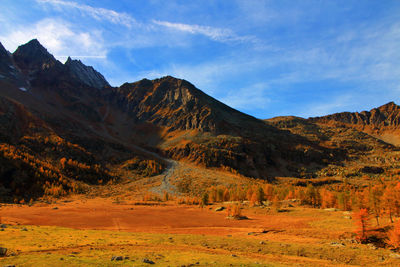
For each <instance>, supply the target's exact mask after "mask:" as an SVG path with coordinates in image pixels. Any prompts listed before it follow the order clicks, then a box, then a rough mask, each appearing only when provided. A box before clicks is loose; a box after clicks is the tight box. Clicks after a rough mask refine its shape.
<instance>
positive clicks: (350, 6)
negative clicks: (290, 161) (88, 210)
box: [0, 0, 400, 119]
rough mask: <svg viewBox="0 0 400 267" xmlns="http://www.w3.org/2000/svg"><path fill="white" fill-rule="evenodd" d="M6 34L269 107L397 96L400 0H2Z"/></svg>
mask: <svg viewBox="0 0 400 267" xmlns="http://www.w3.org/2000/svg"><path fill="white" fill-rule="evenodd" d="M0 4H1V10H0V42H1V43H2V44H3V45H4V47H5V48H6V49H8V50H9V51H10V52H14V51H15V49H16V48H17V47H18V46H19V45H21V44H24V43H26V42H28V41H29V40H31V39H34V38H37V39H38V40H39V41H40V42H41V44H42V45H43V46H45V47H46V48H47V49H48V51H49V52H50V53H52V54H53V55H54V56H55V57H56V58H57V59H58V60H60V61H61V62H63V63H64V62H65V61H66V59H67V57H68V56H71V57H72V58H73V59H80V60H81V61H82V62H83V63H85V64H86V65H90V66H93V67H94V68H95V69H96V70H98V71H99V72H101V73H102V74H103V75H104V76H105V78H106V79H107V80H108V81H109V82H110V84H111V85H112V86H119V85H121V84H123V83H125V82H135V81H137V80H141V79H143V78H148V79H155V78H159V77H162V76H166V75H172V76H174V77H177V78H182V79H185V80H188V81H189V82H191V83H192V84H194V85H195V86H196V87H197V88H199V89H200V90H202V91H204V92H205V93H207V94H209V95H211V96H212V97H214V98H216V99H218V100H219V101H221V102H223V103H225V104H227V105H229V106H232V107H234V108H236V109H238V110H240V111H242V112H245V113H247V114H250V115H253V116H255V117H257V118H261V119H265V118H271V117H275V116H287V115H294V116H301V117H310V116H321V115H326V114H331V113H335V112H342V111H351V112H354V111H362V110H369V109H372V108H374V107H378V106H380V105H383V104H385V103H387V102H390V101H394V102H396V103H397V104H400V101H399V100H400V1H397V0H394V1H390V0H384V1H376V0H371V1H369V0H363V1H361V0H357V1H351V0H337V1H323V0H298V1H292V0H276V1H269V0H265V1H264V0H197V1H196V0H193V1H187V0H182V1H176V0H168V1H165V0H119V1H115V0H82V1H77V0H0Z"/></svg>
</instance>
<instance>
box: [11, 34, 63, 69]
mask: <svg viewBox="0 0 400 267" xmlns="http://www.w3.org/2000/svg"><path fill="white" fill-rule="evenodd" d="M13 58H14V61H15V62H16V64H17V65H18V66H19V67H20V68H21V70H23V71H25V72H32V71H40V70H45V69H49V68H51V67H53V66H56V65H58V66H59V65H60V64H61V63H60V62H59V61H57V60H56V59H55V58H54V56H53V55H52V54H50V53H49V52H48V51H47V49H46V48H44V47H43V46H42V45H41V44H40V43H39V41H38V40H37V39H33V40H31V41H29V42H28V43H26V44H24V45H21V46H19V47H18V48H17V50H15V52H14V53H13Z"/></svg>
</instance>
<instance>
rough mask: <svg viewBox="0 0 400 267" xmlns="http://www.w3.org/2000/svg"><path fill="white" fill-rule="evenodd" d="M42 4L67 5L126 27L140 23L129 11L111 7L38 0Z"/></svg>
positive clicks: (96, 17) (59, 0)
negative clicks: (117, 10) (120, 10)
mask: <svg viewBox="0 0 400 267" xmlns="http://www.w3.org/2000/svg"><path fill="white" fill-rule="evenodd" d="M36 1H37V2H38V3H41V4H50V5H53V6H55V7H66V8H73V9H77V10H79V11H81V12H83V13H85V14H87V15H89V16H91V17H92V18H94V19H96V20H99V21H102V20H106V21H109V22H111V23H114V24H120V25H124V26H126V27H132V26H133V25H136V24H138V23H137V21H136V20H135V19H134V18H133V17H132V16H130V15H129V14H127V13H121V12H116V11H114V10H111V9H106V8H98V7H92V6H89V5H83V4H79V3H76V2H72V1H63V0H36Z"/></svg>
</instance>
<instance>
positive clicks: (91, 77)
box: [64, 57, 110, 89]
mask: <svg viewBox="0 0 400 267" xmlns="http://www.w3.org/2000/svg"><path fill="white" fill-rule="evenodd" d="M64 65H65V66H66V67H67V69H68V70H69V72H70V73H71V74H72V75H73V76H74V77H75V78H77V79H78V80H80V81H81V82H83V83H84V84H86V85H89V86H92V87H95V88H98V89H101V88H103V87H106V86H110V84H109V83H108V82H107V80H106V79H105V78H104V76H103V75H101V74H100V73H99V72H97V71H96V70H95V69H94V68H93V67H92V66H86V65H85V64H83V63H82V62H81V61H80V60H73V59H71V57H68V59H67V61H66V62H65V64H64Z"/></svg>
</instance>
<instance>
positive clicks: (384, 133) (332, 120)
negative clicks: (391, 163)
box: [310, 102, 400, 145]
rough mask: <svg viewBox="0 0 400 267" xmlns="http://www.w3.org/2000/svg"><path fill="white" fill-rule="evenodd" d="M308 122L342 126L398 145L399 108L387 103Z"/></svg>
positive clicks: (399, 136)
mask: <svg viewBox="0 0 400 267" xmlns="http://www.w3.org/2000/svg"><path fill="white" fill-rule="evenodd" d="M310 121H312V122H317V123H324V124H331V125H332V124H342V125H346V126H348V127H352V128H355V129H358V130H361V131H363V132H365V133H368V134H371V135H373V136H375V137H377V138H379V139H382V140H384V141H385V142H388V143H391V144H394V145H399V144H400V106H398V105H396V104H395V103H394V102H389V103H387V104H385V105H383V106H380V107H378V108H374V109H371V110H370V111H362V112H353V113H352V112H342V113H336V114H332V115H328V116H323V117H316V118H310Z"/></svg>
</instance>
